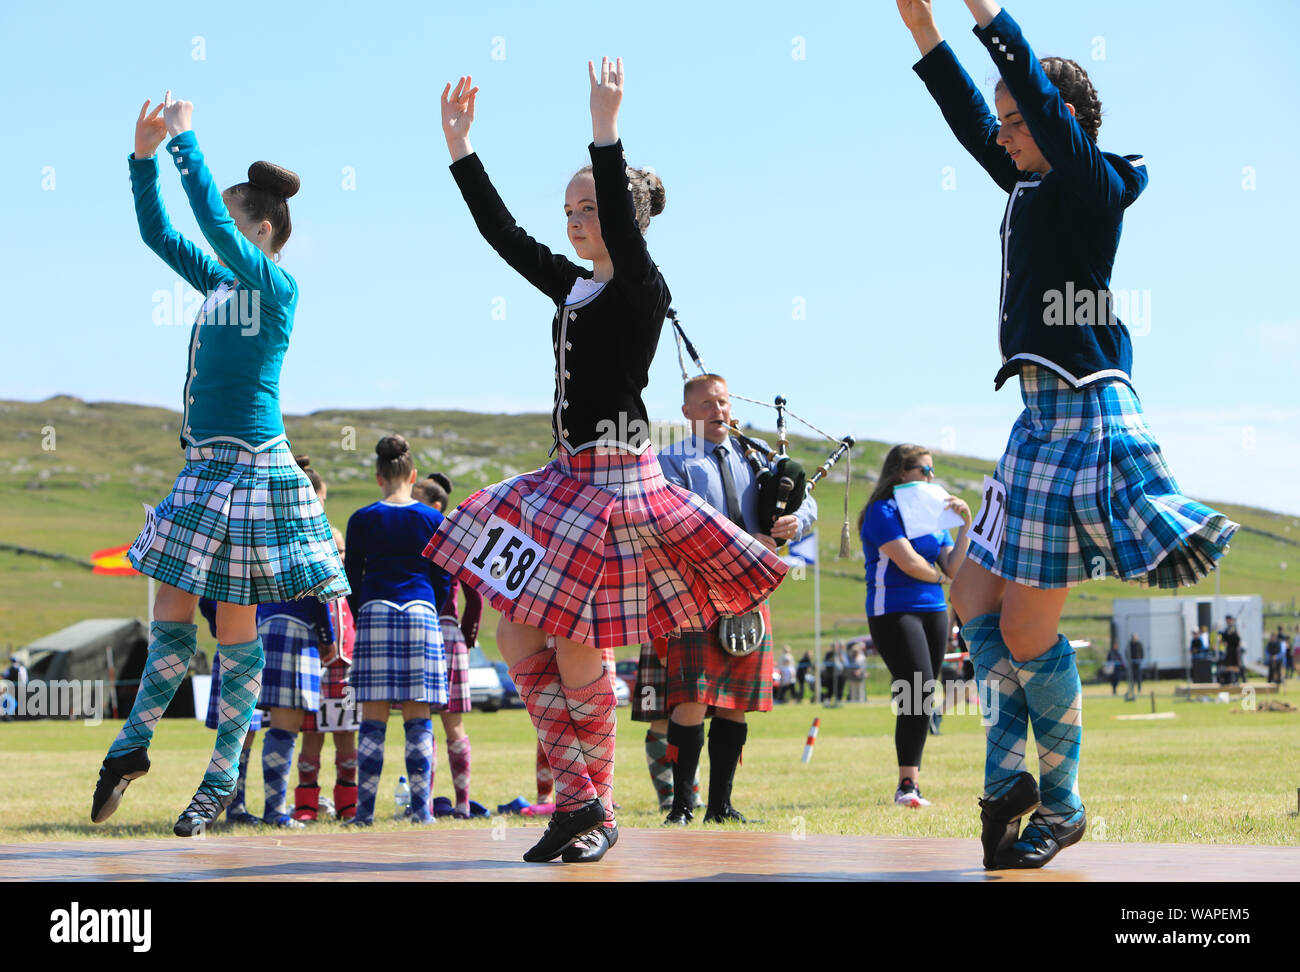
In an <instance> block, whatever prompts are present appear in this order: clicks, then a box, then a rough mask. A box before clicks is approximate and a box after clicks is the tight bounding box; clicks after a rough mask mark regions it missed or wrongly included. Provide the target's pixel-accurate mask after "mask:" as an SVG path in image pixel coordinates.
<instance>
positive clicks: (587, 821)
mask: <svg viewBox="0 0 1300 972" xmlns="http://www.w3.org/2000/svg"><path fill="white" fill-rule="evenodd" d="M604 822H605V807H604V806H603V805H602V804H601V802H600V801H599V800H590V801H588V802H587V803H584V804H583V805H582V806H580V807H579V808H578V809H577V810H556V811H555V813H553V814H551V822H550V823H549V824H547V826H546V833H544V834H542V839H541V840H539V841H538V842H537V843H536V844H534V845H533V846H532V847H530V848H529V849H528V850H527V851H526V852H525V853H524V860H526V861H528V862H529V863H530V864H536V863H539V862H541V861H553V860H555V859H556V858H557V857H559V856H560V855H561V854H563V853H564V850H565V848H566V847H568V846H569V845H570V844H572V843H573V842H574V841H575V840H577V839H578V838H579V837H581V836H583V835H584V834H587V833H590V832H591V831H593V830H595V829H596V828H597V827H599V826H600V825H601V824H602V823H604Z"/></svg>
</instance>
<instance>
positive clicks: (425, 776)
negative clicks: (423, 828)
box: [402, 719, 433, 821]
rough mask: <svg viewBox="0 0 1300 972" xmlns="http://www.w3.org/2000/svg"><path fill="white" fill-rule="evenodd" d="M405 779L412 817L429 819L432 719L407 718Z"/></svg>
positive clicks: (431, 770)
mask: <svg viewBox="0 0 1300 972" xmlns="http://www.w3.org/2000/svg"><path fill="white" fill-rule="evenodd" d="M402 728H403V729H405V730H406V781H407V782H408V783H409V784H410V785H411V818H412V819H413V820H417V821H423V820H428V819H429V818H430V816H431V815H432V813H433V810H432V809H431V807H432V804H433V799H432V797H430V796H429V791H430V789H431V787H432V786H433V720H432V719H407V720H406V722H404V723H402Z"/></svg>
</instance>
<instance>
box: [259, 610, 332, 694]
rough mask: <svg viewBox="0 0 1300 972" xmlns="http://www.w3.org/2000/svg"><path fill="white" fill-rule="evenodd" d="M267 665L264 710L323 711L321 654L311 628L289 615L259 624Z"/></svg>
mask: <svg viewBox="0 0 1300 972" xmlns="http://www.w3.org/2000/svg"><path fill="white" fill-rule="evenodd" d="M257 633H258V635H259V636H260V637H261V639H262V653H263V654H264V655H265V656H266V664H265V665H264V666H263V668H262V694H261V696H260V697H259V698H258V700H257V705H258V707H259V708H262V709H271V708H280V709H302V710H303V711H304V712H315V711H316V710H317V709H319V708H320V674H321V672H320V653H319V652H318V651H317V650H316V636H315V633H314V632H313V631H312V629H311V627H310V625H307V624H304V623H303V622H302V621H301V620H299V619H298V618H294V617H290V616H289V615H287V614H272V615H270V616H268V617H265V618H262V619H261V620H260V621H258V623H257Z"/></svg>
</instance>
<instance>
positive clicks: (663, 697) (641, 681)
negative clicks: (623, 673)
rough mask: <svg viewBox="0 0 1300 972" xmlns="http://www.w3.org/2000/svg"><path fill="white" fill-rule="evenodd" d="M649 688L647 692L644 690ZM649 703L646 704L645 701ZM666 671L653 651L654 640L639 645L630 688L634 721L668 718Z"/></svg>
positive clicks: (652, 720) (653, 720)
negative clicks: (639, 652) (633, 679)
mask: <svg viewBox="0 0 1300 972" xmlns="http://www.w3.org/2000/svg"><path fill="white" fill-rule="evenodd" d="M647 688H648V689H650V691H649V692H646V691H644V690H645V689H647ZM647 700H648V701H650V702H651V703H652V704H651V705H646V704H645V703H646V701H647ZM667 704H668V671H667V669H665V668H664V666H663V662H661V661H660V660H659V655H658V653H657V652H655V647H654V642H652V641H647V642H644V643H642V645H641V655H640V657H639V658H637V662H636V685H635V687H634V688H633V689H632V718H633V719H634V720H635V721H636V722H655V721H656V720H658V719H667V718H668V709H667Z"/></svg>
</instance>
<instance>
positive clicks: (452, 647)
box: [439, 616, 472, 712]
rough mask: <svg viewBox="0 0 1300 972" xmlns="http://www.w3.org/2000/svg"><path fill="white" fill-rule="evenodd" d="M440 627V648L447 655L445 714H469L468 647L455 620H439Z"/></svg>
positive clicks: (451, 618)
mask: <svg viewBox="0 0 1300 972" xmlns="http://www.w3.org/2000/svg"><path fill="white" fill-rule="evenodd" d="M439 621H440V622H441V625H442V647H443V650H444V651H445V652H446V655H447V708H446V709H445V710H444V711H446V712H469V711H470V709H471V708H472V706H471V705H470V701H469V646H468V645H467V644H465V635H464V633H463V632H462V631H461V630H460V624H459V623H458V622H457V620H456V618H454V617H451V616H445V617H442V618H440V619H439Z"/></svg>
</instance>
